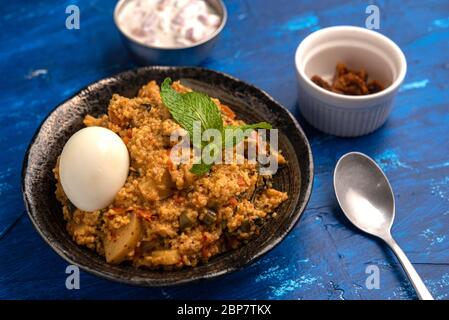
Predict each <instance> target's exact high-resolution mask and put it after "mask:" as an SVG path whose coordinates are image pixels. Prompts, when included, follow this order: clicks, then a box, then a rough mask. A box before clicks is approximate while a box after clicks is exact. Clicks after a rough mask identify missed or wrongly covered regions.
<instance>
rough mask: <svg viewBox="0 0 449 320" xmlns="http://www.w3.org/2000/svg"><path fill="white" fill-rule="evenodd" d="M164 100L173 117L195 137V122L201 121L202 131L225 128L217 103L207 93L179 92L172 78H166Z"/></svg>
mask: <svg viewBox="0 0 449 320" xmlns="http://www.w3.org/2000/svg"><path fill="white" fill-rule="evenodd" d="M161 97H162V102H163V103H164V104H165V105H166V106H167V108H168V110H170V113H171V115H172V117H173V118H174V119H175V120H176V121H177V122H178V123H179V124H180V125H181V126H182V127H183V128H184V129H185V130H186V131H187V132H188V133H189V135H190V138H191V139H192V138H193V123H194V122H195V121H199V122H200V123H201V132H204V131H205V130H207V129H212V128H213V129H218V130H220V132H221V131H222V130H223V120H222V119H221V114H220V110H218V107H217V105H216V104H215V103H214V102H213V101H212V100H211V99H210V98H209V97H208V96H207V95H205V94H203V93H199V92H187V93H178V92H177V91H176V90H174V89H173V88H172V87H171V79H170V78H166V79H165V80H164V82H163V83H162V85H161Z"/></svg>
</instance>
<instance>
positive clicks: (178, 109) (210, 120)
mask: <svg viewBox="0 0 449 320" xmlns="http://www.w3.org/2000/svg"><path fill="white" fill-rule="evenodd" d="M171 83H172V81H171V79H170V78H165V80H164V81H163V82H162V85H161V97H162V102H163V103H164V105H165V106H166V107H167V108H168V110H169V111H170V113H171V115H172V117H173V119H175V121H176V122H178V123H179V124H180V125H181V126H182V127H183V128H184V129H185V130H186V131H187V133H188V134H189V136H190V139H193V124H194V122H195V121H199V122H200V123H201V132H204V131H205V130H207V129H217V130H219V131H220V133H221V137H222V146H224V147H225V148H232V147H234V146H235V145H237V144H239V143H240V142H241V141H243V139H244V137H245V135H242V134H240V135H239V134H237V135H235V133H236V132H237V130H242V131H243V132H244V133H245V132H246V131H247V130H254V129H271V124H269V123H267V122H259V123H255V124H245V125H241V126H224V125H223V119H222V118H221V113H220V110H219V109H218V107H217V105H216V104H215V103H214V102H213V101H212V100H211V98H210V97H209V96H208V95H206V94H204V93H200V92H187V93H179V92H177V91H176V90H174V89H173V88H172V86H171ZM207 144H208V142H207V141H203V142H202V144H201V146H197V147H200V148H201V149H203V148H204V147H205V146H206V145H207ZM215 156H218V154H216V155H215ZM211 167H212V164H206V163H203V162H201V163H196V164H193V166H192V168H191V169H190V171H191V172H192V173H194V174H196V175H203V174H206V173H208V172H209V171H210V169H211Z"/></svg>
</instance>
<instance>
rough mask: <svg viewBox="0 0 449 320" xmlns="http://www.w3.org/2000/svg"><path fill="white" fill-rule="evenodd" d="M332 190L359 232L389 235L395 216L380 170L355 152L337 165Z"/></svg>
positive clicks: (391, 191) (390, 196)
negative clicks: (386, 233)
mask: <svg viewBox="0 0 449 320" xmlns="http://www.w3.org/2000/svg"><path fill="white" fill-rule="evenodd" d="M334 189H335V194H336V196H337V200H338V203H339V204H340V207H341V208H342V210H343V211H344V213H345V214H346V216H347V217H348V219H349V220H350V221H351V222H352V223H353V224H354V225H355V226H356V227H358V228H359V229H360V230H362V231H365V232H366V233H369V234H372V235H374V236H377V237H382V236H384V235H385V232H388V233H389V232H390V230H391V226H392V225H393V221H394V215H395V204H394V197H393V190H392V189H391V186H390V183H389V182H388V179H387V177H386V176H385V174H384V173H383V172H382V169H381V168H380V167H379V166H378V165H377V164H376V162H374V161H373V160H372V159H371V158H369V157H367V156H365V155H364V154H362V153H359V152H351V153H348V154H346V155H345V156H343V157H342V158H341V159H340V160H339V161H338V163H337V165H336V168H335V175H334Z"/></svg>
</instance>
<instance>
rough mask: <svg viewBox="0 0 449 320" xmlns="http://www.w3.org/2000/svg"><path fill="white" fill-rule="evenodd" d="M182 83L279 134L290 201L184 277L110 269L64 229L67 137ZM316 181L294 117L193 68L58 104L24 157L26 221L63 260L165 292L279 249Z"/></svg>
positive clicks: (109, 82) (114, 81) (136, 78)
mask: <svg viewBox="0 0 449 320" xmlns="http://www.w3.org/2000/svg"><path fill="white" fill-rule="evenodd" d="M166 77H171V78H172V79H180V80H181V81H182V82H183V83H185V84H187V85H188V86H190V87H192V88H193V89H194V90H196V91H202V92H205V93H207V94H209V95H210V96H212V97H216V98H219V99H220V100H221V101H223V102H224V103H226V104H228V105H230V106H231V107H232V108H233V110H234V111H235V112H236V113H237V115H238V117H239V118H241V119H244V120H247V121H249V122H258V121H268V122H270V123H271V124H272V125H273V127H274V128H277V129H279V148H280V149H281V150H282V151H283V154H284V155H285V157H286V158H287V159H288V165H286V166H284V167H283V168H281V169H280V170H279V171H278V172H277V174H276V175H275V176H274V180H273V183H274V186H275V187H276V188H277V189H279V190H282V191H286V192H287V193H288V195H289V199H288V201H286V202H284V203H283V204H282V205H281V206H280V207H279V208H278V216H277V218H276V219H271V220H269V222H268V223H266V224H265V225H264V226H263V227H262V230H261V233H260V235H259V236H258V237H256V238H253V239H252V240H251V241H250V242H249V243H248V244H247V245H245V246H243V247H242V248H240V249H238V250H234V251H230V252H227V253H224V254H221V255H218V256H216V257H214V258H212V259H211V260H210V261H209V262H208V263H207V264H203V265H199V266H197V267H195V268H185V269H182V270H179V271H152V270H145V269H136V268H134V267H132V266H130V265H110V264H107V263H106V261H105V259H104V258H103V257H102V256H100V255H98V254H97V253H95V252H93V251H91V250H89V249H87V248H84V247H81V246H78V245H77V244H76V243H75V242H73V241H72V239H71V237H70V236H69V234H68V233H67V231H66V229H65V222H64V220H63V217H62V209H61V206H60V204H59V203H58V201H57V200H56V197H55V193H54V192H55V179H54V177H53V173H52V169H53V168H54V166H55V163H56V159H57V157H58V155H59V154H60V153H61V151H62V148H63V146H64V144H65V143H66V141H67V140H68V139H69V137H70V136H71V135H72V134H73V133H75V132H76V131H77V130H79V129H81V128H82V127H83V123H82V120H83V118H84V116H85V115H87V114H93V115H99V114H102V113H105V112H106V110H107V106H108V102H109V99H110V98H111V96H112V94H113V93H119V94H121V95H124V96H127V97H133V96H135V95H136V94H137V91H138V89H139V88H140V87H141V86H142V85H144V84H146V83H147V82H148V81H150V80H156V81H157V82H158V83H161V82H162V80H164V78H166ZM312 181H313V160H312V153H311V150H310V145H309V143H308V141H307V138H306V136H305V135H304V132H303V131H302V129H301V127H300V126H299V124H298V123H297V122H296V120H295V119H294V118H293V116H292V115H291V114H290V113H289V112H288V111H287V110H286V109H285V108H284V107H282V106H281V105H280V104H279V103H277V102H276V101H274V100H273V99H272V98H271V97H270V96H269V95H268V94H266V93H265V92H263V91H261V90H260V89H257V88H255V87H254V86H251V85H249V84H247V83H244V82H242V81H239V80H237V79H235V78H232V77H230V76H228V75H225V74H223V73H219V72H216V71H211V70H206V69H201V68H189V67H185V68H182V67H146V68H141V69H137V70H132V71H127V72H124V73H121V74H118V75H116V76H113V77H111V78H107V79H104V80H100V81H98V82H96V83H94V84H92V85H90V86H88V87H87V88H86V89H84V90H82V91H81V92H79V93H78V94H76V95H75V96H74V97H72V98H70V99H69V100H67V101H66V102H64V103H62V104H61V105H59V106H57V107H56V108H55V109H54V110H53V111H52V112H51V113H50V114H49V115H48V116H47V118H46V119H45V120H44V122H43V123H42V125H41V126H40V128H39V129H38V130H37V132H36V134H35V135H34V137H33V139H32V141H31V144H30V146H29V147H28V151H27V152H26V154H25V159H24V163H23V171H22V191H23V196H24V200H25V205H26V208H27V210H28V215H29V217H30V219H31V221H32V222H33V224H34V226H35V228H36V230H37V231H38V232H39V233H40V235H41V236H42V238H44V240H45V241H46V242H47V243H48V244H49V245H50V246H51V247H52V248H53V249H54V250H55V251H56V252H57V253H58V254H59V255H60V256H61V257H62V258H64V259H65V260H67V261H68V262H69V263H72V264H76V265H78V266H80V267H81V268H82V269H84V270H86V271H88V272H91V273H93V274H95V275H99V276H102V277H105V278H107V279H111V280H115V281H120V282H125V283H129V284H136V285H144V286H164V285H173V284H179V283H185V282H189V281H193V280H198V279H202V278H213V277H216V276H219V275H223V274H226V273H229V272H231V271H235V270H238V269H240V268H242V267H243V266H245V265H247V264H248V263H250V262H251V261H253V260H254V259H256V258H258V257H260V256H261V255H262V254H264V253H266V252H267V251H269V250H270V249H272V248H273V247H274V246H275V245H276V244H278V243H279V242H280V241H281V240H282V239H283V238H284V237H285V236H286V235H287V233H288V232H289V231H290V230H291V229H292V228H293V226H294V225H295V223H296V222H297V221H298V219H299V217H300V216H301V214H302V212H303V211H304V209H305V206H306V204H307V202H308V200H309V197H310V193H311V190H312Z"/></svg>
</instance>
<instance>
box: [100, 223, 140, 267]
mask: <svg viewBox="0 0 449 320" xmlns="http://www.w3.org/2000/svg"><path fill="white" fill-rule="evenodd" d="M141 232H142V230H141V225H140V220H139V218H138V217H137V215H135V214H131V217H130V221H129V223H128V224H127V225H126V226H123V227H121V228H120V229H118V230H117V231H115V232H114V234H113V235H111V234H109V235H107V236H106V237H105V238H104V251H105V255H106V261H107V262H108V263H113V264H117V263H120V262H122V261H123V260H124V259H125V258H126V256H127V255H128V254H129V253H131V252H132V251H133V250H134V248H135V247H136V245H137V242H138V241H139V239H140V236H141Z"/></svg>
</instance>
